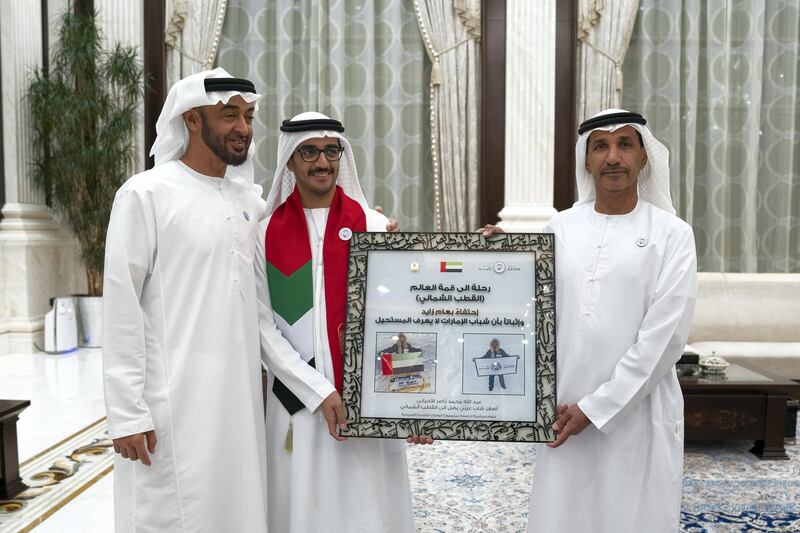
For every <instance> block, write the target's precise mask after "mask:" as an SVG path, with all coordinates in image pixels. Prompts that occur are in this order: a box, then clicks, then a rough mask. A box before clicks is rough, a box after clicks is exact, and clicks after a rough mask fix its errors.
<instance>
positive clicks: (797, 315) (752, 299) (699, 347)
mask: <svg viewBox="0 0 800 533" xmlns="http://www.w3.org/2000/svg"><path fill="white" fill-rule="evenodd" d="M689 347H690V348H694V349H695V350H696V351H697V352H698V353H700V355H701V356H704V355H712V354H715V355H719V356H721V357H724V358H725V359H726V360H728V361H729V362H731V363H735V362H744V363H746V364H749V365H750V366H754V367H757V368H760V369H763V370H765V371H767V372H769V373H771V374H773V375H776V376H782V377H786V378H790V379H796V380H800V274H729V273H716V272H701V273H700V274H698V290H697V306H696V308H695V314H694V319H693V321H692V328H691V331H690V333H689Z"/></svg>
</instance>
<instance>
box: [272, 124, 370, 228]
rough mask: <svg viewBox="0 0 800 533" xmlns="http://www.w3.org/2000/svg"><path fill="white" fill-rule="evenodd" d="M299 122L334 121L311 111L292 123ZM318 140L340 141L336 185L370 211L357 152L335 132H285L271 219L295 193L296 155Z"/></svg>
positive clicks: (276, 170) (278, 161) (281, 138)
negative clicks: (292, 162) (292, 164)
mask: <svg viewBox="0 0 800 533" xmlns="http://www.w3.org/2000/svg"><path fill="white" fill-rule="evenodd" d="M298 120H330V117H327V116H325V115H323V114H322V113H317V112H316V111H307V112H305V113H300V114H299V115H296V116H294V117H292V119H291V121H292V122H295V121H298ZM317 137H335V138H337V139H339V140H340V141H341V143H342V147H343V148H344V153H343V154H342V158H341V159H340V160H339V176H338V177H337V178H336V184H337V185H339V186H340V187H341V188H342V189H343V190H344V193H345V194H346V195H347V196H349V197H350V198H352V199H353V200H355V201H356V202H358V203H359V204H361V207H363V208H364V209H367V208H368V207H369V206H368V205H367V198H366V197H365V196H364V192H363V191H362V190H361V184H360V183H359V182H358V172H357V171H356V160H355V158H354V157H353V150H352V148H351V147H350V143H349V142H348V141H347V139H345V138H344V136H343V135H342V134H341V133H339V132H338V131H332V130H316V131H298V132H286V131H282V132H281V135H280V139H279V140H278V159H277V165H278V166H277V167H276V169H275V177H274V178H273V179H272V188H271V189H270V190H269V196H267V207H266V214H267V216H269V215H272V213H273V212H274V211H275V210H276V209H277V208H278V206H280V205H281V204H282V203H283V202H285V201H286V199H287V198H288V197H289V195H290V194H292V191H294V186H295V183H296V180H295V177H294V172H292V171H291V170H289V169H288V168H287V167H286V163H287V162H288V161H289V158H291V157H292V153H294V151H295V150H296V149H297V147H298V146H300V145H301V144H302V143H304V142H305V141H307V140H308V139H315V138H317ZM320 157H325V154H320Z"/></svg>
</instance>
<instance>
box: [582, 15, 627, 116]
mask: <svg viewBox="0 0 800 533" xmlns="http://www.w3.org/2000/svg"><path fill="white" fill-rule="evenodd" d="M638 8H639V0H579V2H578V58H577V60H578V120H579V121H583V120H585V119H587V118H588V117H591V116H592V115H595V114H596V113H599V112H600V111H603V110H604V109H608V108H611V107H620V105H621V101H622V85H623V83H622V82H623V80H622V62H623V61H624V59H625V51H626V50H627V48H628V42H629V41H630V39H631V33H632V32H633V26H634V23H635V22H636V12H637V10H638Z"/></svg>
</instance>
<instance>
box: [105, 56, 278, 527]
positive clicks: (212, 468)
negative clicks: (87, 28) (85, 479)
mask: <svg viewBox="0 0 800 533" xmlns="http://www.w3.org/2000/svg"><path fill="white" fill-rule="evenodd" d="M258 98H259V95H258V94H256V91H255V87H254V86H253V84H252V83H251V82H249V81H247V80H242V79H237V78H231V77H230V75H229V74H228V73H227V72H225V71H224V70H223V69H215V70H213V71H204V72H200V73H198V74H195V75H192V76H189V77H188V78H185V79H183V80H181V81H179V82H177V83H176V84H175V85H174V86H173V87H172V88H171V89H170V92H169V94H168V96H167V99H166V102H165V103H164V107H163V109H162V112H161V115H160V117H159V119H158V122H157V124H156V131H157V134H158V136H157V138H156V141H155V143H154V144H153V149H152V151H151V154H152V155H154V156H155V168H153V169H151V170H148V171H146V172H143V173H141V174H138V175H136V176H133V177H131V178H130V179H129V180H128V181H127V182H125V184H124V185H123V186H122V187H121V188H120V189H119V191H118V192H117V195H116V198H115V199H114V206H113V209H112V212H111V220H110V223H109V227H108V236H107V243H106V261H105V279H104V317H103V321H104V332H103V370H104V381H105V398H106V412H107V414H108V435H109V437H110V438H111V439H112V440H113V443H114V449H115V451H116V452H118V453H119V454H120V455H121V457H120V456H117V457H116V461H115V468H114V506H115V530H116V531H117V533H120V532H126V531H160V532H164V533H166V532H177V531H181V532H209V533H211V532H218V531H248V532H265V531H266V529H267V526H266V504H267V501H266V462H265V460H264V454H265V453H266V452H265V449H266V447H265V440H266V439H265V436H264V418H263V413H264V411H263V407H262V405H263V400H262V388H261V363H260V357H259V333H258V309H257V302H256V291H255V272H254V269H253V259H254V256H255V238H256V233H257V230H258V222H259V219H260V217H261V216H262V215H263V213H264V201H263V200H262V199H261V195H260V193H261V188H260V187H258V186H256V185H254V184H253V175H252V161H251V160H250V157H251V154H252V150H251V149H250V144H251V140H252V134H253V129H252V120H253V113H254V111H255V108H256V103H255V102H256V100H257V99H258ZM126 459H130V460H126Z"/></svg>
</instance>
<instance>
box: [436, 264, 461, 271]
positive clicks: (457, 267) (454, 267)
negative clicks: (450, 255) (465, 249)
mask: <svg viewBox="0 0 800 533" xmlns="http://www.w3.org/2000/svg"><path fill="white" fill-rule="evenodd" d="M463 266H464V263H462V262H461V261H442V262H440V263H439V272H461V269H462V268H463Z"/></svg>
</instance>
